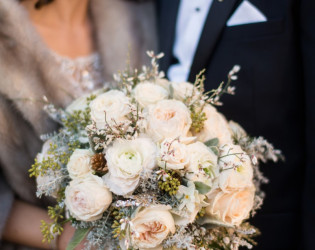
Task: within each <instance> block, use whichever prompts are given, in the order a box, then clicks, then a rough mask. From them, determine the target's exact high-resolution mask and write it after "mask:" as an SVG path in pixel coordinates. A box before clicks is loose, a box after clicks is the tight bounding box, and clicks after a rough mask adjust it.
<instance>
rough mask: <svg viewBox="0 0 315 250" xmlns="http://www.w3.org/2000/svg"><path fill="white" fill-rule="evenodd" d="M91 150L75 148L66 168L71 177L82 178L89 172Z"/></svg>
mask: <svg viewBox="0 0 315 250" xmlns="http://www.w3.org/2000/svg"><path fill="white" fill-rule="evenodd" d="M92 156H93V152H91V151H90V150H88V149H76V150H74V152H73V154H72V155H71V156H70V159H69V162H68V164H67V170H68V172H69V176H70V177H71V179H75V178H82V177H84V176H85V175H87V174H89V173H90V172H91V157H92Z"/></svg>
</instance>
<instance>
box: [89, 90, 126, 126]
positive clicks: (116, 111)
mask: <svg viewBox="0 0 315 250" xmlns="http://www.w3.org/2000/svg"><path fill="white" fill-rule="evenodd" d="M90 108H91V118H92V120H93V121H94V122H95V123H96V127H97V128H98V129H104V128H105V126H106V122H107V123H108V124H113V120H114V121H116V122H117V123H119V122H123V121H126V120H127V118H126V116H127V115H128V114H129V113H130V112H131V109H130V101H129V98H128V97H127V96H126V95H125V94H124V93H123V92H121V91H118V90H110V91H108V92H106V93H104V94H101V95H99V96H98V97H96V98H95V99H94V100H93V101H92V102H91V103H90Z"/></svg>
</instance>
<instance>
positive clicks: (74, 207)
mask: <svg viewBox="0 0 315 250" xmlns="http://www.w3.org/2000/svg"><path fill="white" fill-rule="evenodd" d="M65 195H66V199H65V204H66V206H67V208H68V209H69V211H70V214H71V215H72V216H73V217H75V218H76V219H77V220H81V221H95V220H98V219H100V218H101V217H102V214H103V213H104V211H105V210H106V209H107V208H108V207H109V205H110V204H111V202H112V194H111V192H110V191H109V190H108V189H107V187H106V186H105V184H104V182H103V180H102V178H100V177H98V176H96V175H92V174H90V175H88V176H86V177H85V178H83V179H75V180H73V181H71V182H70V184H69V186H67V187H66V191H65Z"/></svg>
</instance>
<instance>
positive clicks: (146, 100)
mask: <svg viewBox="0 0 315 250" xmlns="http://www.w3.org/2000/svg"><path fill="white" fill-rule="evenodd" d="M133 96H134V97H135V99H136V101H137V102H138V103H139V105H140V107H142V108H145V107H146V106H148V105H152V104H156V103H157V102H158V101H161V100H164V99H167V98H168V91H167V90H166V89H165V88H163V87H161V86H159V85H157V84H154V83H150V82H144V83H140V84H138V85H137V86H136V87H135V88H134V90H133Z"/></svg>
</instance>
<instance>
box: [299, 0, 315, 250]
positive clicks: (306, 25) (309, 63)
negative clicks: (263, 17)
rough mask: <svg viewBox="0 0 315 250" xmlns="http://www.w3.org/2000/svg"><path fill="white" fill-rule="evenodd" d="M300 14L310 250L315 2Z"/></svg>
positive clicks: (306, 0)
mask: <svg viewBox="0 0 315 250" xmlns="http://www.w3.org/2000/svg"><path fill="white" fill-rule="evenodd" d="M300 11H301V12H300V31H301V33H300V34H301V35H300V38H301V50H302V60H303V61H302V62H303V75H304V91H305V124H306V130H305V131H306V134H305V142H306V159H305V160H306V171H305V182H304V185H305V186H304V194H303V203H302V205H303V207H302V225H303V231H302V232H303V242H302V244H304V247H303V249H305V250H311V249H314V238H315V227H314V225H315V181H314V178H315V157H314V150H315V17H314V13H315V1H314V0H302V1H301V9H300ZM301 87H302V84H301Z"/></svg>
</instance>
